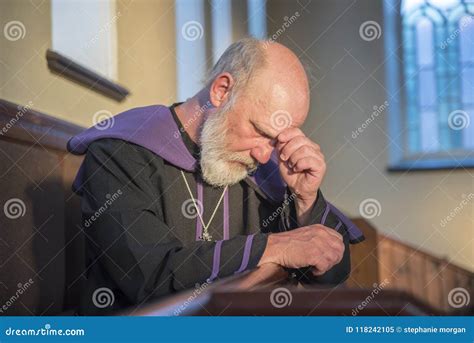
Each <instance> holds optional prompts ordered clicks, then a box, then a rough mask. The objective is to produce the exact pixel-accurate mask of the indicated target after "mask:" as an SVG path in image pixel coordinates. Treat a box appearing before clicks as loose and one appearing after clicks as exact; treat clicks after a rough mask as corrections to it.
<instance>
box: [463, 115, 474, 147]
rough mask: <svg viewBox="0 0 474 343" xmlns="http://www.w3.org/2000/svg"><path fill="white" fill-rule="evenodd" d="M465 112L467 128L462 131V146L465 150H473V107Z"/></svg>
mask: <svg viewBox="0 0 474 343" xmlns="http://www.w3.org/2000/svg"><path fill="white" fill-rule="evenodd" d="M465 112H466V113H467V115H468V117H469V126H467V127H466V128H464V129H463V130H462V131H463V146H464V148H466V149H474V122H473V120H474V106H472V107H467V108H465Z"/></svg>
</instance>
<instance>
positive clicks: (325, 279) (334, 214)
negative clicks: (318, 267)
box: [284, 190, 364, 284]
mask: <svg viewBox="0 0 474 343" xmlns="http://www.w3.org/2000/svg"><path fill="white" fill-rule="evenodd" d="M286 214H287V216H288V217H287V218H286V219H285V220H284V223H285V222H286V226H287V228H288V229H290V230H291V229H294V228H297V227H298V224H297V219H296V208H295V204H294V201H292V202H290V203H289V210H288V211H287V212H286ZM309 218H310V219H309V223H308V225H312V224H322V225H324V226H327V227H329V228H332V229H334V230H336V231H337V232H339V233H340V234H341V235H342V238H343V241H344V247H345V249H344V255H343V258H342V260H341V262H339V263H338V264H336V265H335V266H333V267H332V268H331V269H330V270H328V271H327V272H326V273H325V274H323V275H320V276H314V275H313V274H312V273H311V271H310V269H309V268H300V269H296V270H292V272H293V273H294V274H295V277H296V278H297V279H298V281H300V282H303V283H318V284H339V283H342V282H344V281H345V280H346V279H347V278H348V277H349V275H350V272H351V257H350V243H357V242H361V241H363V240H364V237H363V236H360V237H359V239H358V240H357V241H351V240H350V236H349V232H348V229H349V226H350V225H353V224H352V222H350V220H348V219H347V218H346V217H345V216H344V215H343V214H342V213H341V212H340V211H339V210H337V209H336V208H335V207H334V206H333V205H331V204H330V203H329V202H327V201H326V199H325V198H324V196H323V194H322V192H321V190H318V197H317V199H316V202H315V203H314V206H313V208H312V211H311V214H310V216H309Z"/></svg>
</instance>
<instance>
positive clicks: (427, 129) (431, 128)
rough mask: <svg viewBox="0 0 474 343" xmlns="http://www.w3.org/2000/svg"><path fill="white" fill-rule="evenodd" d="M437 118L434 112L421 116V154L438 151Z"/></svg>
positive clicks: (424, 113)
mask: <svg viewBox="0 0 474 343" xmlns="http://www.w3.org/2000/svg"><path fill="white" fill-rule="evenodd" d="M438 148H439V143H438V117H437V115H436V113H435V112H423V113H422V114H421V150H422V151H423V152H434V151H438Z"/></svg>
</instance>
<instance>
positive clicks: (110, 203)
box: [68, 105, 364, 315]
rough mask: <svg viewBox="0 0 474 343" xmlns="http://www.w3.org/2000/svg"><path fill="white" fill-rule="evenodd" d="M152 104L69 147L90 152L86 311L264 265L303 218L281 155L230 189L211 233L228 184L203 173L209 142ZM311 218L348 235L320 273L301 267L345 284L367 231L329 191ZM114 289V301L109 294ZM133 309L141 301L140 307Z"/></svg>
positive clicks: (83, 190) (78, 188) (85, 194)
mask: <svg viewBox="0 0 474 343" xmlns="http://www.w3.org/2000/svg"><path fill="white" fill-rule="evenodd" d="M173 107H174V106H171V107H170V108H168V107H165V106H158V105H156V106H148V107H142V108H136V109H132V110H129V111H126V112H124V113H121V114H119V115H117V116H115V117H113V118H110V119H109V120H108V121H106V122H103V123H100V124H98V125H96V126H95V127H92V128H90V129H89V130H86V131H84V132H83V133H81V134H79V135H77V136H75V137H73V138H72V139H71V140H70V141H69V144H68V148H69V150H70V151H71V152H72V153H75V154H84V153H85V154H86V156H85V159H84V162H83V164H82V166H81V168H80V170H79V172H78V175H77V177H76V180H75V182H74V186H73V187H74V190H75V192H76V193H78V194H79V195H81V197H82V200H81V204H82V212H83V221H84V222H83V223H84V232H85V233H86V241H87V244H86V249H87V251H86V258H87V261H86V265H87V266H86V267H87V269H86V276H87V282H86V288H85V290H84V293H83V297H82V299H81V302H80V303H81V305H80V309H79V312H78V313H79V314H82V315H98V314H108V313H110V312H111V311H113V310H118V309H123V308H126V307H132V306H135V307H138V306H140V305H142V304H144V303H145V302H146V301H149V300H151V299H156V298H159V297H163V296H165V295H169V294H172V293H175V292H177V291H181V290H185V289H190V288H194V287H195V286H196V285H197V284H202V283H204V282H213V281H215V280H217V279H219V278H222V277H226V276H231V275H234V274H236V273H241V272H243V271H245V270H249V269H252V268H254V267H255V266H256V265H257V264H258V262H259V259H260V258H261V256H262V254H263V251H264V249H265V246H266V242H267V237H268V234H269V233H270V232H281V231H285V230H291V229H293V228H296V227H297V224H296V211H295V207H294V201H293V200H294V199H293V198H292V196H291V194H290V193H289V191H288V190H287V187H286V185H285V184H284V183H283V181H282V179H281V177H280V175H279V171H278V166H277V165H276V163H275V162H274V160H272V161H270V162H269V163H267V164H266V165H264V166H260V167H259V169H258V170H257V172H256V173H255V175H253V176H249V177H247V178H246V179H245V180H243V181H241V182H240V183H238V184H236V185H233V186H231V187H229V188H228V191H227V192H226V194H225V196H224V198H223V201H222V203H221V205H220V206H219V207H218V209H217V212H216V215H215V217H214V219H213V221H212V223H211V225H210V226H209V233H210V235H211V236H212V240H211V241H202V240H201V239H200V238H201V235H202V232H203V228H202V224H201V221H200V220H199V218H198V216H196V211H195V207H193V206H194V205H193V202H192V200H191V196H190V194H189V191H188V190H187V188H186V184H185V182H184V180H183V175H182V172H184V176H185V177H186V179H187V181H188V183H189V186H190V188H191V192H192V193H193V198H195V199H198V200H199V201H198V205H199V204H201V205H202V206H200V209H201V211H203V219H204V222H205V223H207V222H208V221H209V218H210V216H211V212H213V210H214V208H215V206H216V204H217V203H218V200H219V198H220V197H221V195H222V192H223V189H222V188H216V187H212V186H210V185H208V184H206V183H205V182H204V181H202V178H201V176H200V171H199V167H198V163H197V161H198V158H199V148H198V147H197V146H196V145H195V144H194V143H193V142H192V141H191V139H190V138H189V137H188V135H187V134H186V131H185V130H184V129H183V127H182V126H181V123H180V122H179V120H178V118H177V116H176V114H175V112H174V109H173ZM310 218H311V223H312V224H316V223H322V224H324V225H326V226H328V227H331V228H334V229H336V230H337V231H338V232H339V233H341V234H342V236H343V239H344V244H345V247H346V249H345V252H344V257H343V259H342V261H341V262H340V263H339V264H337V265H335V266H334V267H333V268H332V269H331V270H329V271H328V272H326V273H325V274H324V275H322V276H319V277H314V276H311V273H307V269H300V270H298V271H296V275H297V278H299V279H300V280H301V281H303V282H315V283H320V284H338V283H341V282H343V281H344V280H345V279H346V278H347V277H348V276H349V273H350V253H349V243H350V242H351V243H357V242H360V241H362V240H363V239H364V237H363V235H362V233H361V232H360V231H359V230H358V229H357V227H355V225H354V224H353V223H352V222H351V221H350V220H348V219H347V218H346V217H345V216H344V215H343V214H342V213H341V212H340V211H338V210H337V209H336V208H335V207H334V206H332V205H331V204H329V203H328V202H326V200H325V199H324V197H323V195H322V193H321V192H318V197H317V201H316V203H315V204H314V207H313V210H312V212H311V216H310ZM104 294H107V297H106V299H105V298H104V299H105V300H106V301H105V300H104V299H101V297H104V296H105V295H104ZM132 308H133V307H132Z"/></svg>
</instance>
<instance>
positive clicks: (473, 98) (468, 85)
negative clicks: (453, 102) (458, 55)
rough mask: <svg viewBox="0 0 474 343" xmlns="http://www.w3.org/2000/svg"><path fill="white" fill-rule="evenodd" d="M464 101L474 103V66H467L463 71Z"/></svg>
mask: <svg viewBox="0 0 474 343" xmlns="http://www.w3.org/2000/svg"><path fill="white" fill-rule="evenodd" d="M462 102H463V103H464V104H470V105H474V68H465V69H464V70H463V72H462Z"/></svg>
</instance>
